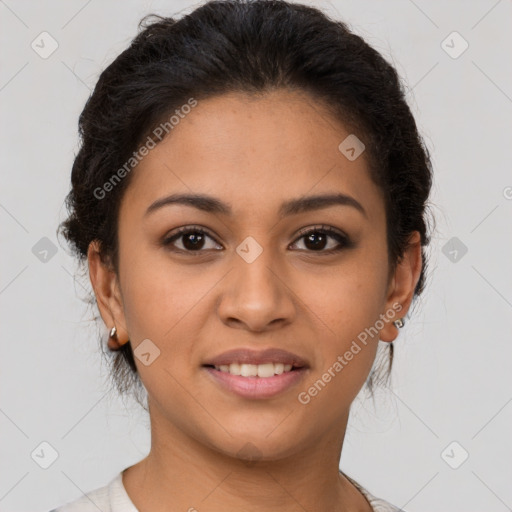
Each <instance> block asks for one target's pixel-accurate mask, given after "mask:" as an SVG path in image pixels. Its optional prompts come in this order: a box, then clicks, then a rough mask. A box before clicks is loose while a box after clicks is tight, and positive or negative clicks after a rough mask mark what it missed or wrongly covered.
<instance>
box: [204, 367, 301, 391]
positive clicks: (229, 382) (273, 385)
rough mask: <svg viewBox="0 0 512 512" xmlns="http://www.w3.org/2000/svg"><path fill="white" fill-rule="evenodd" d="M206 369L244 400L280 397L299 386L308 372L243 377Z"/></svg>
mask: <svg viewBox="0 0 512 512" xmlns="http://www.w3.org/2000/svg"><path fill="white" fill-rule="evenodd" d="M204 369H205V370H206V371H207V372H208V373H209V374H210V375H211V376H212V377H213V378H214V379H215V382H217V383H219V384H220V385H221V386H222V387H223V388H224V389H227V390H228V391H231V392H233V393H235V394H237V395H239V396H242V397H244V398H270V397H273V396H275V395H278V394H279V393H282V392H283V391H286V390H287V389H289V388H291V387H292V386H294V385H295V384H297V383H298V382H299V381H300V380H301V379H302V378H303V377H304V374H305V372H306V368H297V369H296V370H292V371H290V372H283V373H281V375H274V376H273V377H242V376H241V375H231V373H229V372H221V371H220V370H216V369H215V368H210V367H204Z"/></svg>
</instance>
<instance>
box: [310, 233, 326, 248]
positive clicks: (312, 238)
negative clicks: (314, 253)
mask: <svg viewBox="0 0 512 512" xmlns="http://www.w3.org/2000/svg"><path fill="white" fill-rule="evenodd" d="M315 238H317V239H319V241H320V244H318V243H315ZM325 239H326V236H325V235H324V234H323V233H311V234H309V235H308V236H307V237H306V241H305V244H306V247H307V248H308V249H319V248H320V249H323V248H324V247H325ZM309 242H313V243H312V244H311V246H310V245H309ZM317 242H318V240H317Z"/></svg>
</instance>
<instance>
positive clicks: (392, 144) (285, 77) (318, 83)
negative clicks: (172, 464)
mask: <svg viewBox="0 0 512 512" xmlns="http://www.w3.org/2000/svg"><path fill="white" fill-rule="evenodd" d="M275 89H287V90H291V91H293V90H295V91H301V92H305V93H307V94H308V95H309V97H310V98H311V99H312V100H313V101H316V102H318V104H321V105H322V106H323V107H325V108H326V109H327V111H328V112H329V113H331V114H332V115H333V116H334V118H335V119H338V120H340V121H341V122H342V123H344V125H345V126H348V127H352V128H355V129H357V130H358V133H361V134H363V135H364V141H365V147H366V155H367V158H368V162H369V164H368V166H369V172H370V176H371V179H372V180H373V181H374V182H375V183H376V184H377V185H378V187H379V189H380V190H381V192H382V194H383V198H384V202H385V212H386V229H387V234H386V236H387V246H388V255H389V261H390V262H391V263H390V273H391V272H393V270H394V269H395V268H396V265H397V263H398V262H399V261H400V260H401V258H402V257H403V254H404V251H405V249H406V248H407V244H408V238H409V236H410V234H411V233H412V232H413V231H415V230H416V231H419V233H420V235H421V246H422V247H421V252H422V257H423V267H422V269H421V274H420V277H419V280H418V282H417V285H416V288H415V290H414V299H416V298H417V297H418V296H419V295H420V294H421V293H422V291H423V289H424V286H425V272H426V268H427V260H426V255H425V247H426V246H427V245H428V243H429V242H430V237H429V233H428V230H427V220H428V219H427V216H426V213H427V206H428V204H427V202H428V198H429V194H430V189H431V186H432V166H431V161H430V157H429V153H428V150H427V148H426V147H425V144H424V142H423V140H422V138H421V136H420V135H419V133H418V129H417V126H416V123H415V120H414V118H413V115H412V113H411V110H410V109H409V107H408V105H407V102H406V91H405V87H404V85H403V84H402V83H401V80H400V78H399V76H398V74H397V72H396V70H395V68H394V67H393V66H392V65H391V64H390V63H388V62H387V61H386V60H385V59H384V58H383V57H382V56H381V54H380V53H379V52H377V51H376V50H375V49H373V48H372V47H371V46H369V45H368V44H367V43H366V42H365V41H364V39H363V38H362V37H360V36H358V35H356V34H354V33H353V32H351V31H350V30H349V28H348V26H347V25H346V24H345V23H344V22H342V21H336V20H333V19H331V18H330V17H328V16H327V15H326V14H325V13H323V12H322V11H320V10H318V9H316V8H313V7H309V6H306V5H302V4H297V3H290V2H287V1H284V0H214V1H209V2H206V3H205V4H203V5H201V6H200V7H198V8H196V9H195V10H193V11H192V12H191V13H189V14H188V15H185V16H183V17H182V18H180V19H175V18H172V17H162V16H157V15H149V16H146V17H145V18H143V19H142V20H141V22H140V23H139V33H138V34H137V35H136V37H135V38H134V39H133V41H132V42H131V44H130V46H129V47H128V48H127V49H126V50H124V51H123V52H122V53H121V54H120V55H119V56H118V57H117V58H116V59H115V60H114V61H113V62H112V63H111V64H110V65H109V66H108V67H107V68H106V69H105V70H104V71H103V72H102V73H101V75H100V77H99V79H98V81H97V84H96V86H95V88H94V91H93V93H92V94H91V96H90V97H89V99H88V100H87V102H86V105H85V107H84V109H83V111H82V113H81V115H80V117H79V135H80V147H79V151H78V153H77V155H76V157H75V160H74V163H73V167H72V172H71V190H70V192H69V194H68V195H67V197H66V206H67V209H68V213H69V216H68V218H67V219H66V220H65V221H64V222H62V223H61V225H60V226H59V229H58V231H60V229H62V232H63V234H64V236H65V238H66V239H67V241H68V242H69V244H70V246H71V248H72V251H73V254H74V255H76V257H77V258H78V260H79V262H80V263H85V261H86V259H87V250H88V247H89V244H90V242H91V241H93V240H98V241H99V242H100V247H101V252H100V255H101V258H102V261H104V262H108V263H109V264H110V265H112V268H113V269H114V271H115V272H116V273H117V269H118V262H119V255H118V238H117V229H118V213H119V206H120V202H121V200H122V197H123V192H124V191H125V190H126V188H127V187H128V186H129V183H130V181H131V179H130V178H131V176H132V174H133V172H132V173H128V175H127V176H126V177H125V178H124V179H123V180H122V181H120V182H119V183H118V184H117V185H116V186H115V187H114V188H113V190H112V191H111V192H110V193H109V200H108V201H103V200H101V198H98V197H97V196H98V194H97V193H95V190H97V189H98V187H102V186H103V184H105V183H106V182H108V180H109V178H110V177H111V176H112V173H113V171H115V170H116V169H119V168H120V167H121V166H122V165H123V163H125V162H126V161H127V160H128V159H130V157H131V155H132V154H133V152H134V151H135V150H136V149H137V148H138V146H139V145H140V144H141V142H142V141H143V140H144V139H145V137H147V135H148V134H149V133H151V130H152V129H153V128H154V127H155V126H157V125H158V124H159V123H161V122H162V121H163V120H165V119H166V118H168V116H169V115H170V113H172V112H173V111H175V109H177V108H178V107H180V106H181V105H183V104H186V103H187V101H188V100H189V99H190V98H191V97H193V98H195V99H197V100H199V101H200V100H202V99H207V98H209V97H214V96H219V95H222V94H225V93H229V92H243V93H246V94H251V95H253V94H254V95H255V94H263V93H265V92H269V91H272V90H275ZM93 302H94V301H93V300H92V301H91V303H93ZM100 341H101V340H100ZM379 345H380V344H379ZM386 345H387V346H388V347H389V352H388V364H387V365H380V364H379V365H378V366H379V368H378V369H376V368H373V369H372V371H371V372H370V375H369V377H368V379H367V381H366V384H367V385H368V387H369V389H370V391H371V392H372V394H373V386H374V384H375V382H376V381H377V380H379V381H382V379H381V378H380V377H379V375H380V374H381V373H382V371H383V368H382V367H383V366H387V369H386V370H384V374H385V376H386V377H389V374H390V370H391V367H392V363H393V343H387V344H386ZM379 354H380V355H382V354H381V353H380V352H379ZM379 354H378V356H377V358H376V361H377V360H378V359H379ZM112 356H113V358H114V361H113V373H112V375H113V380H114V382H115V383H116V385H117V388H118V390H119V391H120V392H124V391H126V390H128V389H130V388H131V386H132V384H137V383H138V384H140V379H139V378H138V374H137V369H136V366H135V362H134V358H133V353H132V348H131V345H130V343H129V342H128V343H126V344H125V345H123V346H122V348H121V349H120V350H119V351H118V352H116V353H115V354H112ZM380 359H382V358H380ZM375 366H376V365H374V367H375ZM386 374H387V375H386Z"/></svg>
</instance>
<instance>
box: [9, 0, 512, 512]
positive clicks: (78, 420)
mask: <svg viewBox="0 0 512 512" xmlns="http://www.w3.org/2000/svg"><path fill="white" fill-rule="evenodd" d="M304 3H310V4H314V5H317V6H319V7H321V8H323V9H324V10H326V11H327V12H329V13H330V14H332V15H333V16H334V17H336V18H339V19H343V20H345V21H347V22H348V23H349V24H350V25H351V27H352V28H353V30H355V31H356V32H357V33H359V34H361V35H363V36H364V37H365V38H366V39H367V41H368V42H369V43H370V44H372V45H373V46H374V47H375V48H376V49H378V50H379V51H381V52H382V53H383V54H384V55H385V56H386V57H388V58H389V59H391V60H392V61H393V63H394V64H395V66H396V67H397V68H398V71H399V73H400V74H401V75H402V76H403V78H404V80H405V81H406V83H407V84H408V88H409V93H408V99H409V102H410V105H411V107H412V109H413V112H414V114H415V116H416V118H417V121H418V124H419V127H420V129H421V131H422V133H423V135H424V137H425V140H426V143H427V145H428V147H429V149H430V150H431V152H432V157H433V163H434V167H435V184H434V190H433V196H432V202H433V203H434V207H433V209H432V212H433V214H434V215H435V217H436V220H437V232H436V234H435V236H434V237H433V240H432V247H431V251H430V258H431V259H430V272H429V278H430V283H429V287H428V288H427V290H426V292H425V295H424V297H423V298H422V300H421V302H420V303H419V304H418V306H417V307H416V308H415V310H414V311H413V314H412V318H411V320H410V321H409V322H408V323H407V325H406V327H405V328H404V329H402V331H401V333H400V336H399V338H398V340H397V341H396V350H397V358H396V365H395V368H394V372H393V383H392V388H391V390H388V391H380V392H378V393H377V396H376V405H375V407H374V406H373V405H372V402H371V400H369V399H364V397H358V399H357V401H356V402H355V403H354V405H353V409H352V417H351V422H350V425H349V430H348V433H347V437H346V440H345V445H344V451H343V455H342V460H341V467H342V468H343V470H344V471H345V472H347V473H348V474H349V475H350V476H352V477H353V478H355V479H356V480H358V481H359V482H361V483H362V484H363V485H365V486H366V487H367V488H368V489H369V490H370V491H371V492H373V493H374V494H375V495H377V496H380V497H383V498H386V499H388V500H389V501H391V502H392V503H394V504H396V505H398V506H404V507H405V508H406V509H407V510H408V511H411V512H413V511H414V512H423V511H424V512H426V511H428V512H432V511H433V510H435V511H453V512H455V511H462V510H464V511H465V512H476V511H478V512H481V511H482V510H485V511H486V512H493V511H496V512H501V511H505V510H510V509H511V508H512V486H511V485H510V482H512V467H511V461H512V442H511V439H510V430H511V429H510V427H511V426H512V403H511V402H512V386H511V377H510V375H511V371H510V368H511V361H512V343H511V333H512V322H511V318H512V315H511V312H512V309H511V308H512V272H511V271H510V262H511V261H512V243H511V234H512V229H511V227H512V215H511V213H512V173H511V172H510V162H511V151H512V150H511V146H512V144H511V142H512V139H511V131H512V130H511V125H512V122H511V121H512V118H511V112H512V73H511V62H512V59H511V48H512V46H511V42H512V36H511V33H512V30H511V29H512V24H511V20H512V17H511V16H512V5H511V2H510V1H506V0H501V1H495V0H478V1H476V0H472V1H468V0H465V1H450V2H447V1H441V0H436V1H430V2H427V1H426V0H415V1H412V0H393V1H386V2H379V1H376V0H375V1H355V0H354V1H334V0H333V1H332V2H327V1H319V2H307V1H305V2H304ZM192 8H193V4H192V3H190V2H184V1H160V2H156V1H154V2H151V1H134V0H132V1H124V2H116V1H103V2H100V1H99V0H92V1H88V2H87V1H82V0H73V1H67V2H55V1H47V2H36V1H32V2H29V1H23V0H17V1H16V0H5V1H0V20H1V21H0V45H1V46H0V48H2V52H1V57H0V59H1V62H0V63H1V65H0V119H1V136H2V137H1V140H2V146H3V147H2V151H1V152H0V162H1V163H0V172H1V176H2V187H1V192H0V222H1V228H2V229H1V244H2V251H1V258H2V259H1V275H0V306H1V328H2V332H1V336H0V343H1V352H0V353H1V357H0V368H1V374H0V378H1V381H0V431H1V433H2V437H1V443H0V461H1V468H0V510H2V511H27V510H34V511H41V512H43V511H48V510H50V509H51V508H52V507H54V506H57V505H60V504H62V503H64V502H65V501H69V500H71V499H74V498H77V497H78V496H80V495H81V494H82V492H87V491H90V490H92V489H93V488H97V487H100V486H103V485H105V484H106V483H107V482H108V481H109V480H110V479H111V478H112V477H113V476H115V475H116V474H117V473H118V472H119V471H120V470H121V469H124V468H125V467H126V466H128V465H131V464H133V463H135V462H137V461H138V460H140V459H141V458H143V457H144V456H145V455H146V453H147V450H148V449H149V430H148V426H149V423H148V419H147V418H146V416H145V413H144V411H142V410H141V409H140V408H139V407H138V406H137V405H134V404H133V403H132V402H128V403H123V401H122V400H120V399H119V398H117V397H116V396H115V395H112V394H108V393H107V386H106V383H107V382H108V375H107V372H106V368H105V367H104V365H103V364H102V362H101V359H100V354H99V352H98V347H97V341H96V333H97V328H96V327H95V325H94V322H93V321H92V320H91V318H92V317H91V314H90V312H88V311H87V310H86V308H85V306H84V303H83V302H82V301H81V300H80V297H84V296H86V290H85V289H84V288H83V286H85V287H86V288H87V279H83V278H82V279H76V280H75V281H74V279H73V275H74V274H75V271H76V270H77V267H76V265H75V262H74V260H73V259H72V258H71V257H70V256H69V254H68V253H67V252H66V250H65V248H64V247H61V246H60V245H59V243H58V241H57V239H56V237H55V229H56V227H57V224H58V223H59V222H60V221H61V220H63V218H64V217H65V213H66V212H65V209H64V206H63V201H64V197H65V195H66V193H67V191H68V186H69V175H70V168H71V164H72V160H73V156H74V154H75V151H76V148H77V140H78V139H77V119H78V115H79V113H80V111H81V109H82V108H83V105H84V102H85V100H86V99H87V97H88V95H89V94H90V89H91V88H92V87H93V85H94V83H95V82H96V80H97V77H98V74H99V72H100V71H101V70H102V69H104V68H105V67H106V66H107V65H108V64H109V63H110V62H111V61H112V59H113V58H114V57H115V56H116V55H117V54H118V53H119V52H120V51H122V50H123V49H124V48H125V47H126V46H127V45H128V43H129V41H130V39H131V38H132V37H133V36H134V35H135V34H136V25H137V22H138V21H139V19H140V18H141V17H142V16H143V15H144V14H147V13H149V12H156V13H161V14H166V15H172V14H175V13H177V12H178V11H182V10H184V11H185V12H187V11H188V10H191V9H192ZM43 31H47V32H48V33H49V34H51V36H52V37H53V38H54V39H55V40H56V41H57V43H58V48H57V50H56V51H55V52H54V53H53V54H52V55H50V56H49V57H48V58H46V59H43V58H42V57H41V56H40V55H39V54H38V53H36V52H35V51H34V50H33V49H32V47H31V43H32V41H34V40H35V41H36V43H37V41H40V38H38V36H39V34H40V33H41V32H43ZM453 31H457V32H458V33H459V34H460V36H461V37H462V38H463V39H464V40H465V41H467V43H468V44H469V47H468V48H467V50H466V51H465V52H463V53H462V54H461V55H458V56H457V58H453V56H454V55H455V54H456V53H459V52H460V50H461V49H463V44H464V43H463V40H462V39H460V38H458V36H450V37H449V38H448V39H447V40H446V38H447V37H448V36H449V35H450V34H451V33H452V32H453ZM454 37H455V38H454ZM444 40H446V42H445V43H444V45H443V44H442V42H443V41H444ZM40 44H41V43H40ZM447 45H448V46H451V48H448V47H447ZM443 46H444V47H443ZM49 47H50V46H49V40H46V44H45V48H46V49H48V48H49ZM445 50H448V52H451V53H452V56H450V55H449V53H447V51H445ZM507 187H508V188H507ZM43 237H47V238H48V239H49V240H50V241H51V242H52V245H54V246H55V249H56V251H57V252H56V254H54V255H52V253H51V252H49V253H48V254H47V255H46V256H44V253H42V252H41V251H42V248H43V249H44V247H46V246H47V245H49V243H48V241H46V240H43V241H41V239H42V238H43ZM454 237H456V238H454ZM37 244H42V245H37ZM45 244H46V246H45ZM461 244H464V245H461ZM464 246H465V247H466V248H467V253H465V254H464ZM34 247H35V249H33V248H34ZM41 259H42V260H43V261H42V260H41ZM45 259H46V261H45ZM507 432H508V435H507ZM43 441H46V442H47V443H49V444H50V445H51V446H52V447H53V448H54V449H55V450H56V451H57V452H58V458H57V459H56V460H55V462H54V463H53V464H52V465H51V466H50V467H49V468H48V469H43V468H41V467H40V465H39V464H38V463H36V461H35V460H34V459H37V457H34V459H33V458H32V457H31V453H33V452H34V450H36V452H37V453H42V452H41V447H40V443H41V442H43ZM453 442H456V443H457V444H456V445H452V446H450V447H449V445H451V443H453ZM447 447H449V448H448V449H447V450H446V448H447ZM43 452H44V453H45V457H47V456H48V454H49V453H50V451H49V449H44V446H43ZM465 452H467V453H468V454H469V458H468V459H467V460H466V461H465V462H464V463H462V464H461V462H462V461H463V458H464V454H465ZM42 458H44V457H42ZM40 462H41V461H40ZM43 462H44V461H43ZM449 464H451V466H458V467H457V469H454V468H453V467H451V466H450V465H449Z"/></svg>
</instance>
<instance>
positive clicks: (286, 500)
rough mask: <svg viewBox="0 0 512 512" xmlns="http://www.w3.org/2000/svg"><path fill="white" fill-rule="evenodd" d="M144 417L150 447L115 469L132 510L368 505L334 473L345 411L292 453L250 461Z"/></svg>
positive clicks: (256, 511) (362, 511)
mask: <svg viewBox="0 0 512 512" xmlns="http://www.w3.org/2000/svg"><path fill="white" fill-rule="evenodd" d="M151 418H152V421H151V450H150V452H149V454H148V456H147V457H146V458H145V459H143V460H142V461H140V462H139V463H137V464H135V465H134V466H131V467H130V468H128V469H127V470H126V471H125V472H124V474H123V484H124V486H125V488H126V491H127V493H128V495H129V496H130V498H131V500H132V501H133V503H134V505H135V506H136V507H137V509H138V510H139V511H140V512H146V511H149V510H151V511H152V512H159V511H164V510H165V511H166V512H173V511H175V510H176V511H178V510H179V511H189V512H196V511H197V512H200V511H201V510H215V511H216V510H222V511H223V512H228V511H235V510H236V511H239V510H247V509H248V506H249V505H250V509H251V511H253V512H263V511H265V512H268V511H272V510H276V511H277V510H279V511H280V512H283V511H302V512H303V511H304V510H308V511H325V510H331V511H341V510H343V511H347V510H350V511H351V512H352V511H354V512H356V511H357V512H369V511H371V507H370V505H369V503H368V502H367V501H366V499H365V498H364V497H363V496H362V495H361V494H360V493H359V491H358V490H357V489H356V488H355V487H354V486H353V485H352V483H350V482H349V481H348V480H347V479H346V477H345V476H343V475H341V474H340V472H339V460H340V457H341V449H342V445H343V439H344V436H345V429H346V424H347V420H348V415H347V417H346V418H345V419H344V425H343V432H342V434H340V431H339V429H337V430H336V431H335V432H333V433H332V434H329V433H327V435H321V436H318V439H316V440H315V442H312V444H311V445H310V446H308V447H306V448H305V449H304V448H303V449H302V450H301V451H300V452H299V451H297V452H295V453H291V454H289V455H286V456H281V457H279V458H275V459H272V460H253V461H251V460H243V459H241V458H239V457H234V456H233V455H228V454H225V453H222V452H219V451H218V450H216V449H215V448H214V447H210V446H207V445H206V444H205V443H204V442H199V441H197V440H196V439H194V438H193V437H191V436H190V435H187V434H186V433H184V432H183V430H180V429H179V428H177V427H176V426H175V425H173V424H171V423H170V422H168V421H164V420H163V419H162V418H161V417H158V416H157V415H155V414H152V417H151ZM334 434H335V435H334ZM247 451H250V446H249V445H248V446H247Z"/></svg>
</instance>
